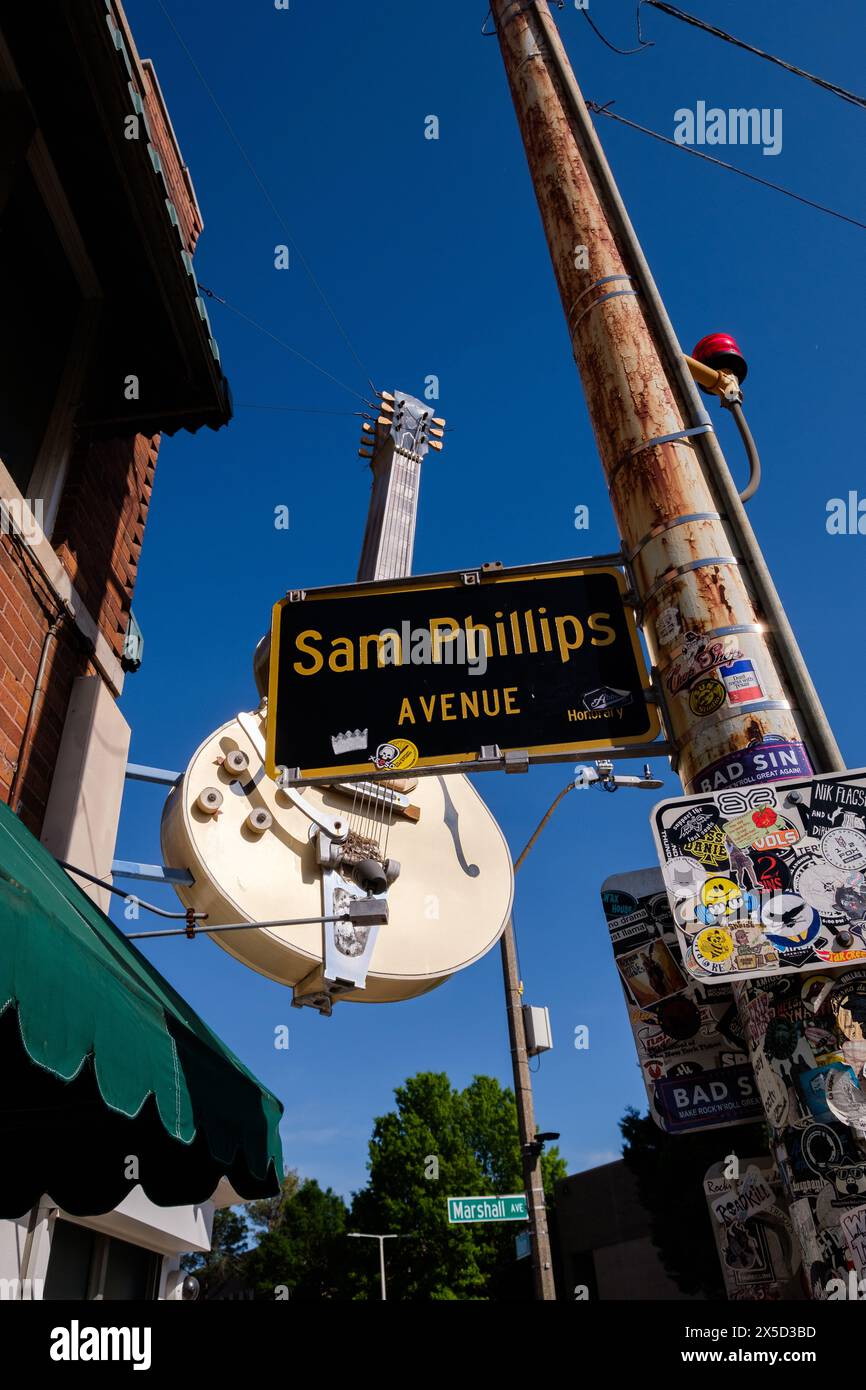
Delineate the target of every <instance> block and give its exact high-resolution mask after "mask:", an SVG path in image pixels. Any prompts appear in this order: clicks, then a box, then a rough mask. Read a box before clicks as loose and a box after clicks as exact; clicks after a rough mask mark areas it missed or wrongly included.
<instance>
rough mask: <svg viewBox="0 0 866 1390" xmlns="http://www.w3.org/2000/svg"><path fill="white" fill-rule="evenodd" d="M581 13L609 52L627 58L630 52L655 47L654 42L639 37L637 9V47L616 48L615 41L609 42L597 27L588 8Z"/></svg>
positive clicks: (642, 51) (641, 51)
mask: <svg viewBox="0 0 866 1390" xmlns="http://www.w3.org/2000/svg"><path fill="white" fill-rule="evenodd" d="M582 13H583V17H584V19H585V20H586V22H587V24H588V25H589V27H590V29H591V30H592V32H593V33H594V34H595V35H596V37H597V38H599V39H601V41H602V43H603V44H604V46H605V48H609V49H610V51H611V53H618V54H619V55H620V57H621V58H628V57H630V56H631V54H632V53H645V52H646V51H647V49H648V48H655V43H652V42H647V41H646V40H644V39H643V38H642V37H641V34H640V11H638V47H637V48H617V46H616V44H615V43H611V41H610V39H607V38H605V36H604V34H603V33H602V32H601V30H600V29H599V27H598V25H597V24H596V23H595V21H594V20H593V18H592V16H591V15H590V13H589V10H588V9H586V10H583V11H582Z"/></svg>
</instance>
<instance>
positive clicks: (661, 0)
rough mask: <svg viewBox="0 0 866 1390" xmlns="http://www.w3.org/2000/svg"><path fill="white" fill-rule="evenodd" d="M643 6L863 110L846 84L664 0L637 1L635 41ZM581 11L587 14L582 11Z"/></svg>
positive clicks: (861, 100) (863, 99) (861, 102)
mask: <svg viewBox="0 0 866 1390" xmlns="http://www.w3.org/2000/svg"><path fill="white" fill-rule="evenodd" d="M644 5H651V6H652V8H653V9H654V10H661V11H662V12H663V13H664V14H667V15H670V16H671V17H672V18H673V19H679V20H682V21H683V22H684V23H686V24H691V25H693V27H694V28H695V29H702V30H703V31H704V33H706V34H712V35H713V37H714V38H717V39H723V40H724V42H725V43H730V44H733V45H734V47H735V48H741V49H743V51H744V52H746V53H751V54H753V56H754V57H756V58H763V59H764V60H765V62H768V63H775V65H776V66H777V67H780V68H784V69H785V71H786V72H790V73H792V74H793V75H794V77H803V78H805V79H806V80H807V81H809V82H813V83H814V84H815V86H816V87H821V88H823V90H824V91H825V92H831V93H832V94H833V95H834V96H837V97H841V99H842V100H843V101H848V102H850V103H851V104H852V105H853V106H859V107H862V108H864V109H866V97H862V96H858V95H857V93H856V92H849V91H848V89H847V87H840V86H839V84H838V83H836V82H828V81H827V79H826V78H825V77H818V76H817V74H815V73H814V72H808V71H807V70H806V69H805V68H799V67H797V66H796V64H794V63H788V62H786V60H785V59H784V58H779V57H777V56H776V55H775V54H774V53H766V52H765V51H764V49H762V48H756V47H755V45H754V44H751V43H746V42H745V40H744V39H738V38H735V37H734V35H733V34H729V33H727V32H726V30H724V29H718V28H717V27H716V26H715V25H714V24H708V23H707V21H706V20H704V19H698V18H697V16H696V15H693V14H687V13H686V11H685V10H680V9H677V7H676V5H669V4H667V3H665V0H638V7H637V29H638V42H640V43H643V41H644V40H643V34H642V32H641V9H642V8H643V6H644ZM584 13H586V12H585V11H584Z"/></svg>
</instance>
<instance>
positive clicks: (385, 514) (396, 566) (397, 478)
mask: <svg viewBox="0 0 866 1390" xmlns="http://www.w3.org/2000/svg"><path fill="white" fill-rule="evenodd" d="M380 399H381V402H382V404H381V411H382V413H381V415H380V416H379V418H378V420H377V421H376V424H375V425H371V424H365V425H364V427H363V428H364V435H363V438H362V440H361V445H362V448H361V451H360V452H361V456H362V458H368V459H369V460H370V467H371V469H372V470H373V492H372V495H371V497H370V509H369V512H368V514H367V527H366V530H365V532H364V544H363V547H362V549H361V563H360V565H359V566H358V579H359V581H362V582H363V581H369V580H376V579H404V578H406V577H407V576H408V575H410V574H411V573H412V553H413V551H414V549H415V526H416V523H417V520H418V489H419V487H420V485H421V461H422V459H423V458H424V457H425V456H426V454H427V451H428V449H435V450H440V449H441V448H442V442H441V441H442V437H443V433H444V425H445V421H444V420H437V419H434V418H433V416H432V412H431V410H430V407H429V406H427V405H425V404H424V402H423V401H419V400H417V399H416V398H415V397H414V396H407V395H406V394H405V393H404V392H398V393H397V394H395V395H393V396H392V395H391V394H390V392H388V391H383V392H382V393H381V397H380Z"/></svg>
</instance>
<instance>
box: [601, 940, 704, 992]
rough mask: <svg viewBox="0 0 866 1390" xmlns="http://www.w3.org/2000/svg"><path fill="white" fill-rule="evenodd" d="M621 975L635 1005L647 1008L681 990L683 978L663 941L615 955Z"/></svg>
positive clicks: (684, 985) (683, 984)
mask: <svg viewBox="0 0 866 1390" xmlns="http://www.w3.org/2000/svg"><path fill="white" fill-rule="evenodd" d="M616 964H617V969H618V970H619V973H620V974H621V975H622V978H623V979H624V981H625V983H626V985H627V987H628V990H629V992H630V994H631V995H632V997H633V998H634V1001H635V1003H636V1004H639V1005H640V1006H641V1007H642V1008H648V1007H650V1006H651V1005H652V1004H658V1003H660V1002H661V1000H662V999H667V998H668V997H669V996H670V995H672V994H676V993H677V992H678V991H679V990H682V989H685V987H686V984H687V980H686V978H685V976H684V975H683V973H682V971H681V970H680V968H679V966H678V965H677V963H676V961H675V960H674V958H673V956H672V955H671V953H670V951H669V949H668V947H667V946H666V945H665V943H664V942H663V941H653V942H651V944H650V945H649V946H647V947H644V948H641V949H640V950H638V951H631V952H630V953H629V954H628V955H625V956H618V957H617V961H616Z"/></svg>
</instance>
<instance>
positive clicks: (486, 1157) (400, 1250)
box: [350, 1072, 565, 1301]
mask: <svg viewBox="0 0 866 1390" xmlns="http://www.w3.org/2000/svg"><path fill="white" fill-rule="evenodd" d="M394 1094H395V1099H396V1102H397V1108H396V1110H395V1111H391V1112H389V1113H388V1114H387V1115H382V1116H380V1117H379V1118H378V1119H377V1120H376V1121H375V1124H374V1127H373V1137H372V1139H371V1140H370V1158H369V1164H368V1167H369V1169H370V1180H369V1183H368V1185H367V1187H365V1188H364V1189H363V1190H362V1191H361V1192H358V1193H356V1194H355V1197H354V1200H353V1203H352V1210H351V1226H350V1229H352V1230H360V1231H368V1232H375V1233H379V1234H385V1233H388V1234H393V1235H401V1236H404V1237H405V1239H402V1240H395V1241H388V1242H387V1244H386V1258H387V1263H388V1292H389V1297H394V1298H401V1299H414V1300H424V1301H429V1300H434V1301H437V1300H451V1299H485V1300H486V1299H491V1298H509V1297H521V1296H522V1297H531V1289H529V1288H528V1287H526V1285H527V1281H528V1269H526V1267H525V1263H524V1264H523V1266H522V1267H517V1265H516V1260H515V1253H514V1228H513V1227H512V1226H510V1225H503V1224H498V1223H490V1224H489V1225H486V1224H485V1225H466V1226H451V1225H449V1224H448V1215H447V1206H446V1198H447V1197H448V1196H461V1195H470V1194H471V1195H473V1196H475V1195H478V1196H483V1195H487V1194H490V1195H493V1194H495V1193H503V1192H519V1191H522V1190H523V1177H522V1167H521V1161H520V1141H519V1135H518V1128H517V1108H516V1105H515V1102H514V1095H513V1092H511V1091H510V1090H507V1089H505V1088H503V1087H502V1086H500V1084H499V1082H498V1081H496V1080H495V1079H494V1078H493V1077H489V1076H476V1077H475V1078H474V1080H473V1081H472V1083H471V1084H470V1085H469V1086H467V1087H466V1089H465V1090H463V1091H457V1090H454V1089H453V1088H452V1086H451V1083H450V1082H449V1080H448V1077H447V1076H446V1075H445V1074H444V1073H442V1072H421V1073H419V1074H418V1075H417V1076H413V1077H409V1078H408V1080H407V1081H406V1082H405V1083H404V1084H403V1085H402V1086H399V1087H397V1089H396V1091H395V1093H394ZM542 1174H543V1180H544V1188H545V1192H546V1193H547V1194H548V1197H550V1196H551V1195H552V1190H553V1184H554V1182H555V1181H556V1180H557V1179H558V1178H560V1177H564V1176H565V1164H564V1163H563V1162H562V1159H561V1158H560V1157H559V1154H558V1151H557V1150H556V1149H552V1150H550V1151H549V1152H548V1153H547V1154H545V1156H544V1158H543V1160H542ZM353 1244H354V1242H353ZM357 1244H358V1245H359V1246H361V1245H367V1244H369V1249H367V1250H366V1251H358V1252H357V1255H356V1258H355V1260H354V1261H353V1264H354V1269H353V1270H352V1272H351V1283H352V1287H353V1288H354V1291H355V1296H356V1297H369V1298H375V1297H376V1296H377V1293H378V1259H377V1252H376V1248H375V1246H374V1245H373V1243H372V1242H361V1241H359V1242H357ZM364 1256H365V1257H366V1258H363V1257H364Z"/></svg>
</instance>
